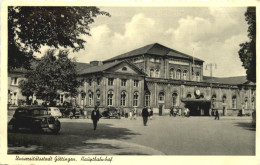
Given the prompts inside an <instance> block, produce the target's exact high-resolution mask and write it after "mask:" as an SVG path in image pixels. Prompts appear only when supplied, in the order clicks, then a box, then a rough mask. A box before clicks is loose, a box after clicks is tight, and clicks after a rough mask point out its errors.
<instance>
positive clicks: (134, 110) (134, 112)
mask: <svg viewBox="0 0 260 165" xmlns="http://www.w3.org/2000/svg"><path fill="white" fill-rule="evenodd" d="M136 113H137V110H136V107H134V109H133V118H134V119H135V120H136Z"/></svg>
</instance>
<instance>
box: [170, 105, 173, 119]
mask: <svg viewBox="0 0 260 165" xmlns="http://www.w3.org/2000/svg"><path fill="white" fill-rule="evenodd" d="M171 116H173V106H171V109H170V117H171Z"/></svg>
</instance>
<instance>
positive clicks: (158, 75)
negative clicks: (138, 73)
mask: <svg viewBox="0 0 260 165" xmlns="http://www.w3.org/2000/svg"><path fill="white" fill-rule="evenodd" d="M155 77H157V78H159V77H160V70H159V69H156V71H155Z"/></svg>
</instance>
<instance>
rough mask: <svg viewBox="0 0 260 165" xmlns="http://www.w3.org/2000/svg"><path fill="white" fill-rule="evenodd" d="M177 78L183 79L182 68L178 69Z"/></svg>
mask: <svg viewBox="0 0 260 165" xmlns="http://www.w3.org/2000/svg"><path fill="white" fill-rule="evenodd" d="M176 79H181V70H180V69H178V70H177V71H176Z"/></svg>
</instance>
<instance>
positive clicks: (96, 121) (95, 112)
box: [91, 106, 100, 130]
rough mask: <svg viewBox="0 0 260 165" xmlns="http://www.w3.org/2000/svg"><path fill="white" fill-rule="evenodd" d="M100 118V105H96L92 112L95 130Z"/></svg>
mask: <svg viewBox="0 0 260 165" xmlns="http://www.w3.org/2000/svg"><path fill="white" fill-rule="evenodd" d="M99 118H100V113H99V110H98V106H95V109H94V110H93V111H92V112H91V120H92V121H93V125H94V130H96V129H97V123H98V121H99Z"/></svg>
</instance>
